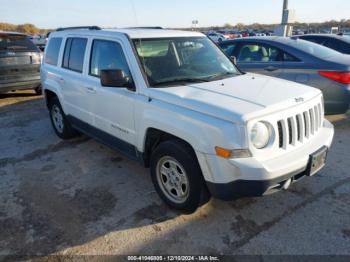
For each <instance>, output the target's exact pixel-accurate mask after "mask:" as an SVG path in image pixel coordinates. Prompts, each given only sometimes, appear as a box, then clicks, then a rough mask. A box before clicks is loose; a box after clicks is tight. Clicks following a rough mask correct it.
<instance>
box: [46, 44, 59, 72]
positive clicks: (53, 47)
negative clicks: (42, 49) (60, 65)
mask: <svg viewBox="0 0 350 262" xmlns="http://www.w3.org/2000/svg"><path fill="white" fill-rule="evenodd" d="M61 43H62V38H59V37H55V38H51V39H50V41H49V45H48V46H47V48H46V55H45V63H46V64H50V65H54V66H57V62H58V55H59V53H60V47H61Z"/></svg>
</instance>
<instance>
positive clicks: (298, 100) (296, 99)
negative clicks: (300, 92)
mask: <svg viewBox="0 0 350 262" xmlns="http://www.w3.org/2000/svg"><path fill="white" fill-rule="evenodd" d="M295 102H296V103H300V102H304V98H302V97H297V98H295Z"/></svg>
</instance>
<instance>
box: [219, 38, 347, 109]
mask: <svg viewBox="0 0 350 262" xmlns="http://www.w3.org/2000/svg"><path fill="white" fill-rule="evenodd" d="M219 45H220V47H221V48H222V49H223V51H224V52H225V53H226V54H227V55H228V56H230V57H232V58H233V57H234V58H235V59H236V61H237V65H238V67H239V68H240V69H241V70H242V71H246V72H252V73H258V74H263V75H268V76H272V77H278V78H283V79H286V80H290V81H294V82H298V83H302V84H305V85H309V86H312V87H315V88H318V89H320V90H321V91H322V92H323V95H324V100H325V111H326V114H328V115H330V114H342V113H345V112H347V111H348V109H349V101H350V55H344V54H341V53H339V52H336V51H334V50H332V49H330V48H327V47H324V46H321V45H318V44H315V43H312V42H308V41H305V40H301V39H298V38H288V37H248V38H241V39H234V40H229V41H225V42H222V43H219Z"/></svg>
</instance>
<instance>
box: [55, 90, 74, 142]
mask: <svg viewBox="0 0 350 262" xmlns="http://www.w3.org/2000/svg"><path fill="white" fill-rule="evenodd" d="M53 111H55V112H57V113H58V112H59V113H60V114H61V117H62V121H61V122H62V126H60V127H58V126H57V122H56V121H57V120H56V119H55V116H54V113H53ZM49 112H50V119H51V124H52V127H53V129H54V130H55V133H56V135H57V136H58V137H60V138H61V139H64V140H66V139H71V138H74V137H76V136H77V135H78V132H77V131H76V130H74V128H73V127H72V125H71V124H70V123H69V121H68V119H67V116H66V115H65V114H64V112H63V110H62V107H61V104H60V102H59V100H58V98H57V97H53V98H51V99H50V102H49ZM55 122H56V123H55Z"/></svg>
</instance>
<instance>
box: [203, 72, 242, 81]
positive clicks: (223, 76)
mask: <svg viewBox="0 0 350 262" xmlns="http://www.w3.org/2000/svg"><path fill="white" fill-rule="evenodd" d="M237 75H240V74H239V73H231V72H226V73H223V74H217V75H213V76H211V77H209V78H207V80H208V81H215V80H221V79H224V78H228V77H230V76H237Z"/></svg>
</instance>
